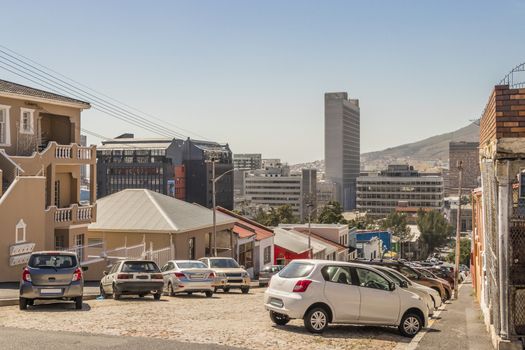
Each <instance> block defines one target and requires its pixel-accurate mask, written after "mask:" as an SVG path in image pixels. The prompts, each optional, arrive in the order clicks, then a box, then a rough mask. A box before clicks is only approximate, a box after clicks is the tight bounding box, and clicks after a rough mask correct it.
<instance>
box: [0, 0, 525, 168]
mask: <svg viewBox="0 0 525 350" xmlns="http://www.w3.org/2000/svg"><path fill="white" fill-rule="evenodd" d="M0 6H1V8H2V12H3V13H4V14H9V15H7V16H2V30H0V45H3V46H5V47H7V48H9V49H11V50H14V51H16V52H18V53H21V54H23V55H24V56H27V57H29V58H31V59H33V60H35V61H37V62H38V63H40V64H43V65H45V66H47V67H50V68H52V69H54V70H56V71H58V72H60V73H61V74H64V75H65V76H68V77H70V78H73V79H75V80H76V81H78V82H81V83H82V84H85V85H87V86H89V87H91V88H93V89H95V90H96V91H99V92H102V93H104V94H106V95H108V96H111V97H112V98H115V99H117V100H119V101H122V102H125V103H126V104H128V105H130V106H133V107H135V108H138V109H139V110H142V111H146V112H147V113H148V114H151V115H153V116H155V117H156V118H158V119H160V120H163V121H166V122H168V123H169V124H170V126H169V128H171V129H175V128H174V127H172V125H174V126H177V127H178V129H176V130H177V131H178V132H180V133H181V134H183V135H185V136H190V137H192V138H199V137H202V136H204V137H205V138H207V139H210V140H215V141H220V142H228V144H229V145H230V148H231V149H232V151H233V152H234V153H249V152H254V153H262V154H263V157H264V158H281V159H282V160H283V161H285V162H288V163H292V164H293V163H299V162H307V161H313V160H317V159H323V157H324V130H323V128H324V93H325V92H332V91H347V92H348V93H349V96H350V97H351V98H357V99H359V100H360V107H361V151H362V152H367V151H374V150H381V149H384V148H387V147H393V146H397V145H399V144H403V143H407V142H413V141H417V140H420V139H423V138H426V137H429V136H433V135H436V134H440V133H444V132H449V131H452V130H455V129H458V128H460V127H463V126H466V125H468V123H469V120H472V119H476V118H478V117H479V116H480V114H481V112H482V110H483V108H484V106H485V103H486V101H487V99H488V96H489V94H490V91H491V89H492V87H493V85H495V84H497V83H498V82H499V81H500V80H501V79H502V78H503V76H505V74H507V73H508V72H509V71H510V70H511V69H512V68H513V67H514V66H516V65H518V64H520V63H522V62H524V61H525V45H523V38H524V37H525V24H524V22H523V18H525V1H518V0H514V1H457V0H456V1H424V0H414V1H386V0H385V1H375V0H369V1H350V0H348V1H336V0H318V1H308V0H300V1H299V0H289V1H278V0H275V1H274V0H264V1H248V0H243V1H241V0H238V1H234V0H231V1H230V0H223V1H219V0H209V1H208V0H195V1H131V0H128V1H107V0H105V1H98V0H90V1H84V2H80V1H53V0H51V1H45V2H44V1H4V0H0ZM0 79H5V80H11V81H15V82H19V83H24V84H29V85H34V84H32V83H30V82H28V81H25V80H24V79H22V78H20V77H18V76H16V75H13V74H12V73H9V72H6V71H4V70H2V69H1V68H0ZM82 124H83V125H82V127H83V128H85V129H88V130H90V131H92V132H96V133H98V134H100V135H102V136H104V137H114V136H117V135H119V134H122V133H124V132H132V133H135V135H136V137H151V136H156V135H154V134H152V133H151V132H149V131H146V130H142V129H140V128H137V127H134V126H131V125H129V124H126V123H124V122H122V121H119V120H117V119H114V118H112V117H110V116H108V115H105V114H103V113H101V112H99V111H97V110H94V109H91V110H88V111H85V112H84V113H83V115H82ZM88 140H89V141H90V143H98V142H99V141H100V140H99V139H96V138H93V137H90V138H89V139H88Z"/></svg>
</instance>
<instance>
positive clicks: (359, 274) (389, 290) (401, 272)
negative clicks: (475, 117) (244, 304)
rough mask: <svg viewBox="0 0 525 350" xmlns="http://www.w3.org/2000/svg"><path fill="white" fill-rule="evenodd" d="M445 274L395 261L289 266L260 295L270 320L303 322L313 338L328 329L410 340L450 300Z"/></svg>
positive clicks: (316, 262)
mask: <svg viewBox="0 0 525 350" xmlns="http://www.w3.org/2000/svg"><path fill="white" fill-rule="evenodd" d="M444 271H445V270H442V269H437V268H436V269H430V268H429V267H428V266H423V265H419V264H410V263H406V262H402V261H394V260H360V261H356V262H339V261H326V260H294V261H292V262H291V263H290V264H288V265H287V266H286V267H284V268H283V269H281V270H279V271H278V272H276V273H275V274H274V275H273V277H271V279H270V283H269V286H268V289H267V290H266V292H265V299H264V306H265V308H266V309H267V310H268V311H269V313H270V318H271V320H272V321H273V322H274V323H275V324H277V325H286V324H287V323H288V322H289V321H290V320H291V319H303V321H304V326H305V327H306V329H307V330H309V331H310V332H313V333H321V332H323V331H324V330H325V329H326V328H327V327H328V324H329V323H350V324H365V325H385V326H396V327H398V329H399V331H400V333H401V334H402V335H404V336H407V337H414V336H415V335H416V334H417V333H418V332H419V331H420V330H421V329H422V328H423V327H425V326H426V325H427V324H428V317H429V316H432V315H433V314H434V311H435V310H436V309H438V308H439V307H440V306H441V305H442V303H443V302H445V301H446V300H448V299H450V298H451V296H452V291H453V282H452V284H451V283H450V281H447V280H446V279H444V278H441V277H440V276H438V275H437V274H436V273H435V272H439V274H440V275H442V276H444V277H445V275H444V273H445V272H444Z"/></svg>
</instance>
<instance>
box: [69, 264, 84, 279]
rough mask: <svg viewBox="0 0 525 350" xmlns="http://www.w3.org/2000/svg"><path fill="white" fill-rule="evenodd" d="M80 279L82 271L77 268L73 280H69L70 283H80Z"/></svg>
mask: <svg viewBox="0 0 525 350" xmlns="http://www.w3.org/2000/svg"><path fill="white" fill-rule="evenodd" d="M81 279H82V269H81V268H80V267H77V269H76V270H75V272H74V273H73V278H72V279H71V281H73V282H75V281H80V280H81Z"/></svg>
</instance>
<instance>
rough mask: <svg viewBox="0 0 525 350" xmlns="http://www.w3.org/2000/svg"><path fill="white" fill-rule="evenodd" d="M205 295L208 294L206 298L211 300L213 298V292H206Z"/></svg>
mask: <svg viewBox="0 0 525 350" xmlns="http://www.w3.org/2000/svg"><path fill="white" fill-rule="evenodd" d="M205 294H206V298H211V297H212V296H213V292H212V291H208V292H205Z"/></svg>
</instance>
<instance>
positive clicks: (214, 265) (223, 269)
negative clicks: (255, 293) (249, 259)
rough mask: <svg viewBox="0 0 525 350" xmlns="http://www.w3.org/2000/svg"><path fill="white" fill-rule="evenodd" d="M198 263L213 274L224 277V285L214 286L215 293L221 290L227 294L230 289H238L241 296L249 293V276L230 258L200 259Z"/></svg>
mask: <svg viewBox="0 0 525 350" xmlns="http://www.w3.org/2000/svg"><path fill="white" fill-rule="evenodd" d="M199 261H201V262H203V263H204V264H206V266H207V267H209V268H210V269H212V270H213V271H214V272H215V273H217V274H219V273H223V274H225V275H226V283H224V284H223V285H222V286H216V287H215V291H217V290H218V289H222V290H223V291H224V292H226V293H227V292H229V291H230V289H232V288H239V289H240V290H241V292H242V293H243V294H246V293H248V292H249V291H250V282H251V280H250V275H249V274H248V272H246V270H245V269H244V267H243V266H239V264H238V263H237V261H235V260H234V259H232V258H201V259H199Z"/></svg>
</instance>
